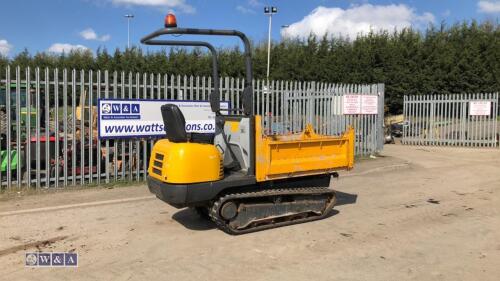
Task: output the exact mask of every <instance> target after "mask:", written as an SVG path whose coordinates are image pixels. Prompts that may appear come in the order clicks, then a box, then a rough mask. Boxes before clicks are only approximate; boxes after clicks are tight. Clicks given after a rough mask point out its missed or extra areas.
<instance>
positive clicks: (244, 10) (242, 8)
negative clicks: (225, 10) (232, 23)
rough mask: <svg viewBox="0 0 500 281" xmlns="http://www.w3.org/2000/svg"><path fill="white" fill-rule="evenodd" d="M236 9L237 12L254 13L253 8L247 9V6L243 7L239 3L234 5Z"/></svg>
mask: <svg viewBox="0 0 500 281" xmlns="http://www.w3.org/2000/svg"><path fill="white" fill-rule="evenodd" d="M236 10H237V11H238V12H241V13H243V14H255V11H254V10H252V9H249V8H245V7H243V6H241V5H238V6H236Z"/></svg>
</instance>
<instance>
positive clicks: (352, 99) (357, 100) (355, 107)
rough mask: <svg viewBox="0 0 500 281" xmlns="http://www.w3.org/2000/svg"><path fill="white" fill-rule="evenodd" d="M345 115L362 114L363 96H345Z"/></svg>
mask: <svg viewBox="0 0 500 281" xmlns="http://www.w3.org/2000/svg"><path fill="white" fill-rule="evenodd" d="M343 112H344V114H360V113H361V96H360V95H344V106H343Z"/></svg>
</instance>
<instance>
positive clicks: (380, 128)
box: [376, 84, 385, 152]
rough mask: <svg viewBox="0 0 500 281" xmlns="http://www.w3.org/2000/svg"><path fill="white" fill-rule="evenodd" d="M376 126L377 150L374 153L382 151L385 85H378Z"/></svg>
mask: <svg viewBox="0 0 500 281" xmlns="http://www.w3.org/2000/svg"><path fill="white" fill-rule="evenodd" d="M377 90H378V93H377V95H378V98H379V102H378V126H377V136H378V139H377V143H378V146H377V150H376V152H380V151H382V149H384V114H385V112H384V106H385V84H378V86H377Z"/></svg>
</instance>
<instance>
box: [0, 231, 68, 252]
mask: <svg viewBox="0 0 500 281" xmlns="http://www.w3.org/2000/svg"><path fill="white" fill-rule="evenodd" d="M66 238H68V236H57V237H53V238H49V239H45V240H40V241H35V242H29V243H25V244H22V245H17V246H14V247H10V248H7V249H4V250H0V257H1V256H5V255H8V254H13V253H15V252H18V251H21V250H28V249H31V248H37V249H38V250H39V251H41V250H43V248H45V247H47V246H50V245H51V244H53V243H55V242H57V241H61V240H64V239H66Z"/></svg>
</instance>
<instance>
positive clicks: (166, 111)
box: [161, 104, 188, 142]
mask: <svg viewBox="0 0 500 281" xmlns="http://www.w3.org/2000/svg"><path fill="white" fill-rule="evenodd" d="M161 116H162V118H163V124H164V125H165V132H166V133H167V139H168V140H169V141H171V142H187V141H188V135H187V133H186V119H184V115H183V114H182V111H181V110H180V109H179V107H178V106H177V105H175V104H164V105H162V106H161Z"/></svg>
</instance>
